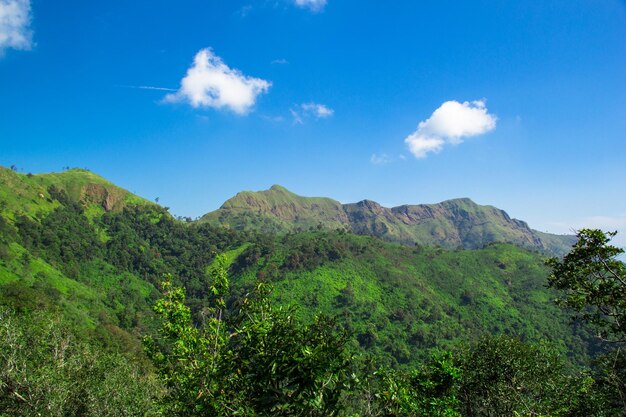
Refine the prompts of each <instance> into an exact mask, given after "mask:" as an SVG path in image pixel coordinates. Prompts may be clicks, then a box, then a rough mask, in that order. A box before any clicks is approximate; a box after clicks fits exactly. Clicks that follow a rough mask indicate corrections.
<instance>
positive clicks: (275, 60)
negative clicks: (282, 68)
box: [271, 58, 289, 65]
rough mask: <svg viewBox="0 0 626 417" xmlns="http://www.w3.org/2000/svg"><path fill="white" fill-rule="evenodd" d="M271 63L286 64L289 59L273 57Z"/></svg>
mask: <svg viewBox="0 0 626 417" xmlns="http://www.w3.org/2000/svg"><path fill="white" fill-rule="evenodd" d="M271 63H272V64H278V65H286V64H288V63H289V61H287V60H286V59H285V58H280V59H274V60H273V61H272V62H271Z"/></svg>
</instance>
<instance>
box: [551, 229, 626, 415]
mask: <svg viewBox="0 0 626 417" xmlns="http://www.w3.org/2000/svg"><path fill="white" fill-rule="evenodd" d="M615 234H616V232H608V233H605V232H603V231H601V230H597V229H582V230H580V231H579V232H578V234H577V237H578V242H577V243H576V245H574V247H573V248H572V250H571V251H570V253H569V254H567V255H566V256H565V258H563V259H562V260H561V259H556V258H553V259H550V260H549V261H548V265H549V266H550V267H551V268H552V273H551V274H550V277H549V278H548V282H549V285H550V286H551V287H554V288H556V289H558V290H560V291H561V295H560V298H559V299H558V300H557V301H558V302H559V304H561V305H562V306H564V307H566V308H568V309H570V310H573V312H574V315H575V317H578V318H582V319H583V320H585V321H587V322H589V323H591V324H592V325H594V326H595V327H596V328H597V329H598V336H599V338H600V339H601V340H602V341H604V342H607V343H605V346H604V348H605V349H606V350H607V352H606V353H604V354H603V355H602V356H600V357H599V358H598V359H597V360H596V361H595V367H594V378H595V381H596V385H597V386H598V389H597V391H598V395H600V396H601V397H602V398H603V404H604V409H605V410H607V415H622V414H621V413H623V411H624V410H625V409H626V355H625V353H624V349H623V348H624V343H625V342H626V265H624V263H623V262H622V261H621V260H619V259H618V256H620V255H621V254H623V253H624V250H623V249H620V248H618V247H615V246H612V245H610V244H609V242H610V240H611V239H612V238H613V237H614V236H615Z"/></svg>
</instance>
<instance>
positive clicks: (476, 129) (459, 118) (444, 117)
mask: <svg viewBox="0 0 626 417" xmlns="http://www.w3.org/2000/svg"><path fill="white" fill-rule="evenodd" d="M496 120H497V118H496V116H494V115H492V114H489V112H488V110H487V107H486V106H485V101H484V100H477V101H472V102H468V101H465V102H463V103H460V102H458V101H446V102H445V103H443V104H442V105H441V106H439V108H438V109H437V110H435V111H434V112H433V114H432V115H431V116H430V117H429V118H428V119H426V120H424V121H422V122H420V124H419V125H418V127H417V130H416V131H415V132H413V133H411V134H410V135H409V136H407V137H406V138H405V139H404V141H405V142H406V144H407V145H408V146H409V150H410V151H411V153H412V154H413V155H414V156H415V157H416V158H425V157H426V156H428V154H429V153H437V152H439V151H441V149H443V147H444V146H445V145H446V144H451V145H458V144H460V143H463V139H464V138H466V137H470V136H477V135H482V134H484V133H487V132H489V131H491V130H493V129H495V127H496Z"/></svg>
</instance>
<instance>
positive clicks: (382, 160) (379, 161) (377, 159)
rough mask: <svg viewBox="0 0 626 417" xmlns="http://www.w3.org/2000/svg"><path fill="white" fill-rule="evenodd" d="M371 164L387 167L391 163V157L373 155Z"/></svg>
mask: <svg viewBox="0 0 626 417" xmlns="http://www.w3.org/2000/svg"><path fill="white" fill-rule="evenodd" d="M370 162H371V163H372V164H374V165H385V164H388V163H389V162H391V157H390V156H389V155H387V154H386V153H381V154H372V156H371V158H370Z"/></svg>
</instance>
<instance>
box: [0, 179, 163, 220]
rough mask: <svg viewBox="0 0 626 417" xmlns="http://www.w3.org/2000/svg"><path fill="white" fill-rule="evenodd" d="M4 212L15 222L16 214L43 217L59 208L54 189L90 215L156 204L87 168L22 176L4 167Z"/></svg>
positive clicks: (0, 197)
mask: <svg viewBox="0 0 626 417" xmlns="http://www.w3.org/2000/svg"><path fill="white" fill-rule="evenodd" d="M0 184H1V186H0V212H4V213H5V216H6V217H8V218H10V219H13V218H14V216H15V215H20V214H25V215H27V216H29V217H35V216H41V215H44V214H45V213H48V212H50V211H52V210H54V209H55V208H56V207H58V206H59V203H58V201H56V200H55V199H54V198H53V196H51V195H50V188H51V187H53V189H56V190H62V191H64V192H65V193H66V194H67V196H68V197H70V198H71V199H72V200H73V201H76V202H80V203H81V204H82V205H83V207H84V209H85V211H86V212H87V213H88V214H89V215H90V216H92V217H93V216H96V215H101V214H103V213H104V212H107V211H112V210H113V211H120V210H122V209H123V208H124V207H126V206H127V205H143V204H153V203H151V202H149V201H148V200H145V199H143V198H141V197H138V196H136V195H134V194H132V193H130V192H128V191H126V190H124V189H123V188H120V187H118V186H116V185H114V184H112V183H111V182H109V181H107V180H106V179H104V178H102V177H100V176H98V175H96V174H94V173H92V172H90V171H87V170H84V169H78V168H75V169H71V170H68V171H64V172H58V173H48V174H37V175H32V174H19V173H17V172H14V171H12V170H10V169H8V168H4V167H0Z"/></svg>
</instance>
